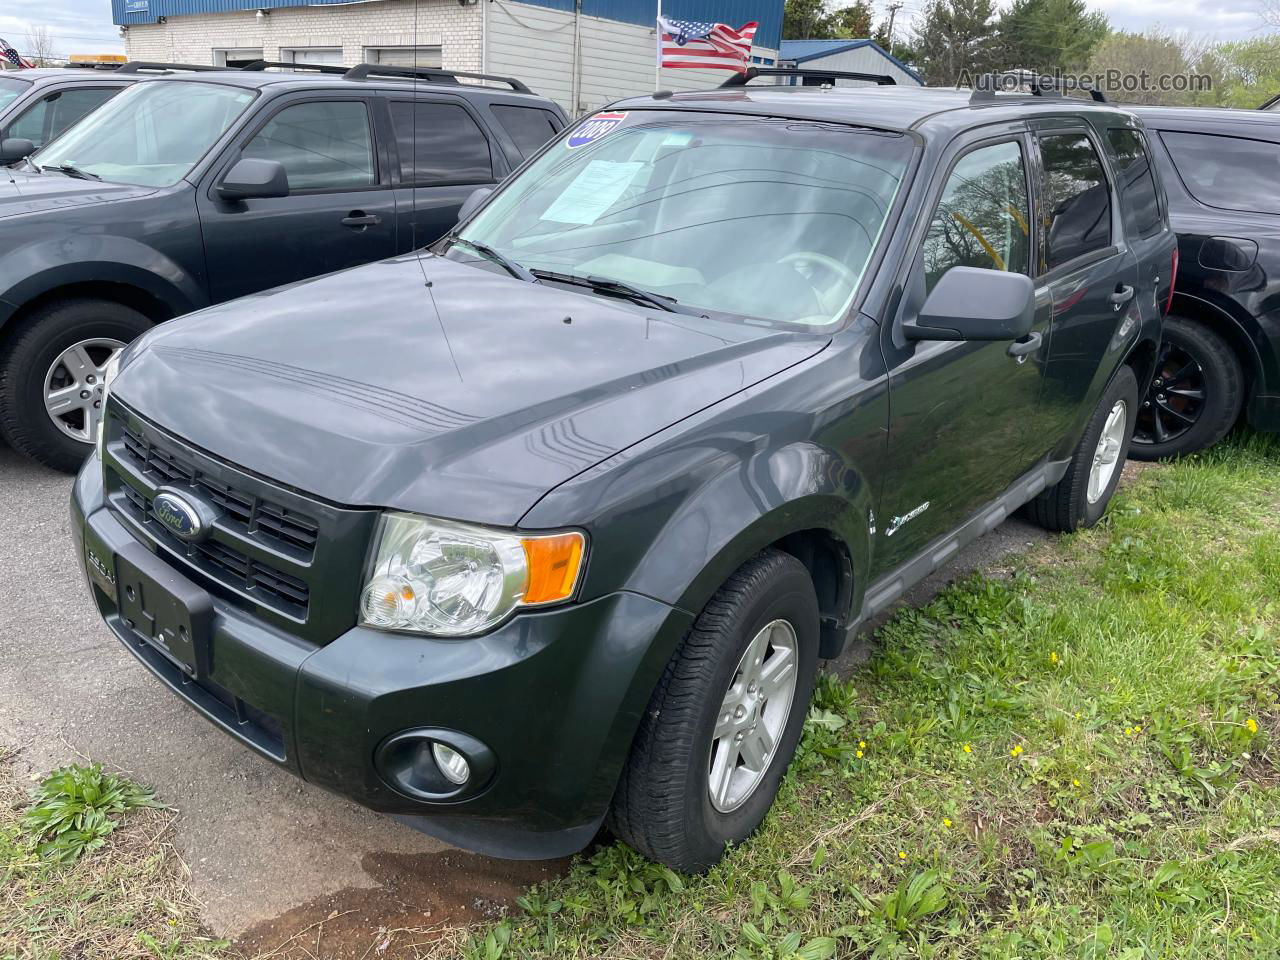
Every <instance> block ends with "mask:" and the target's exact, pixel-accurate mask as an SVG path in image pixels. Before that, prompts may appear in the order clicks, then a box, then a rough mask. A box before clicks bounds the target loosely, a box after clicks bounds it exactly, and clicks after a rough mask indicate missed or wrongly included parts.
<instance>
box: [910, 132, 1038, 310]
mask: <svg viewBox="0 0 1280 960" xmlns="http://www.w3.org/2000/svg"><path fill="white" fill-rule="evenodd" d="M1030 222H1031V214H1030V213H1029V212H1028V210H1027V176H1026V168H1025V167H1024V165H1023V161H1022V148H1021V147H1019V146H1018V144H1016V143H997V144H993V145H992V146H989V147H979V148H978V149H977V150H974V151H973V152H972V153H969V154H966V155H965V156H963V157H961V158H960V160H959V162H957V163H956V165H955V167H954V168H953V169H952V171H951V174H950V176H948V177H947V183H946V186H945V187H944V188H943V191H942V198H941V199H940V200H939V201H938V208H937V210H935V211H934V214H933V220H932V221H931V222H930V224H929V232H928V233H927V234H926V235H925V238H924V270H925V286H926V287H927V288H928V289H929V290H932V289H933V285H934V284H935V283H937V282H938V280H939V278H941V277H942V275H943V274H944V273H946V272H947V271H948V270H950V269H951V268H952V267H985V268H986V269H988V270H1008V271H1011V272H1013V273H1027V272H1029V271H1028V268H1029V266H1030V262H1031V260H1030V256H1029V251H1030V249H1031V243H1030V227H1029V224H1030Z"/></svg>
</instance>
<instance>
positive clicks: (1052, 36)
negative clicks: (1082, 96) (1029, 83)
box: [997, 0, 1110, 73]
mask: <svg viewBox="0 0 1280 960" xmlns="http://www.w3.org/2000/svg"><path fill="white" fill-rule="evenodd" d="M1109 30H1110V28H1109V26H1108V24H1107V18H1106V15H1105V14H1102V13H1091V12H1089V9H1088V8H1087V7H1086V6H1085V0H1013V3H1012V4H1011V5H1010V7H1009V9H1008V10H1006V11H1005V12H1004V13H1003V14H1002V15H1001V17H1000V22H999V25H998V33H999V40H998V43H997V48H998V56H999V59H1000V64H1001V68H1002V69H1005V70H1035V71H1037V72H1038V73H1053V72H1054V71H1055V70H1061V71H1063V72H1079V71H1082V70H1084V68H1085V66H1086V65H1087V64H1088V63H1089V58H1090V57H1091V56H1092V54H1093V51H1094V48H1095V47H1097V46H1098V44H1099V43H1100V42H1102V40H1103V38H1105V37H1106V35H1107V33H1108V32H1109Z"/></svg>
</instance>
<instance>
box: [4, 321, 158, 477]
mask: <svg viewBox="0 0 1280 960" xmlns="http://www.w3.org/2000/svg"><path fill="white" fill-rule="evenodd" d="M150 328H151V321H150V320H148V319H147V318H146V317H145V316H143V315H142V314H141V313H139V312H138V311H136V310H133V309H131V308H129V307H126V306H124V305H123V304H119V303H112V302H110V301H107V300H88V299H85V300H64V301H61V302H58V303H54V304H51V305H50V306H47V307H44V308H42V309H40V310H37V311H35V312H33V313H32V314H30V315H29V316H27V317H26V318H25V319H24V320H23V321H22V323H21V325H20V326H19V327H18V329H17V330H16V331H14V334H13V336H12V339H11V340H10V341H9V343H8V344H7V346H6V347H5V349H4V352H3V355H0V433H3V435H4V438H5V439H6V440H7V441H8V442H9V445H10V446H11V447H13V448H14V449H15V450H17V451H18V452H19V453H24V454H26V455H27V456H28V457H30V458H31V459H33V460H36V461H38V462H40V463H43V464H46V465H47V466H50V467H54V468H55V469H58V470H65V471H68V472H71V471H74V470H77V469H79V467H80V464H81V463H83V462H84V458H85V457H86V456H88V455H89V451H90V450H92V449H93V443H94V440H95V439H96V435H97V427H98V421H99V419H100V418H101V416H102V393H103V384H102V376H103V373H104V371H105V369H106V365H107V363H108V362H109V361H110V360H111V358H112V357H114V356H115V355H116V354H118V353H119V352H120V351H121V350H123V349H124V348H125V346H127V345H128V343H129V342H130V341H131V340H133V339H134V338H136V337H138V336H140V335H141V334H142V333H144V332H146V331H147V330H149V329H150Z"/></svg>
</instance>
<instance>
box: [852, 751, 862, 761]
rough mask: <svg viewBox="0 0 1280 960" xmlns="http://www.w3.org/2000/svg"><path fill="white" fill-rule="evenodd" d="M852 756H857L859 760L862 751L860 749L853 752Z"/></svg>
mask: <svg viewBox="0 0 1280 960" xmlns="http://www.w3.org/2000/svg"><path fill="white" fill-rule="evenodd" d="M854 756H855V757H857V758H858V759H859V760H861V759H862V751H861V750H859V751H858V752H857V753H855V754H854Z"/></svg>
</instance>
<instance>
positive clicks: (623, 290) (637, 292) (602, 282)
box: [533, 270, 680, 313]
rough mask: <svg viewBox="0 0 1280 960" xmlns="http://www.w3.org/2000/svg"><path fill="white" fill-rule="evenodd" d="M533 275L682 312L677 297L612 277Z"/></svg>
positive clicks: (548, 272)
mask: <svg viewBox="0 0 1280 960" xmlns="http://www.w3.org/2000/svg"><path fill="white" fill-rule="evenodd" d="M533 275H534V276H535V277H540V278H541V279H543V280H553V281H555V282H556V283H568V284H572V285H573V286H576V287H589V288H591V289H592V290H596V291H598V292H600V293H613V294H617V295H619V296H622V297H626V298H627V299H628V300H632V301H635V302H636V303H643V304H645V305H647V306H650V307H656V308H657V309H659V310H664V311H666V312H667V313H679V312H680V311H679V310H677V309H676V307H675V304H677V303H679V301H678V300H676V298H675V297H667V296H663V295H662V294H660V293H650V292H649V291H648V290H642V289H641V288H640V287H633V286H632V285H631V284H629V283H626V282H624V281H622V280H613V279H611V278H610V277H580V276H578V275H577V274H576V273H556V272H555V271H553V270H534V271H533Z"/></svg>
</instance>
